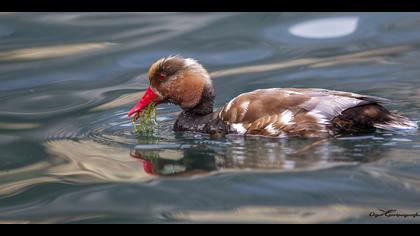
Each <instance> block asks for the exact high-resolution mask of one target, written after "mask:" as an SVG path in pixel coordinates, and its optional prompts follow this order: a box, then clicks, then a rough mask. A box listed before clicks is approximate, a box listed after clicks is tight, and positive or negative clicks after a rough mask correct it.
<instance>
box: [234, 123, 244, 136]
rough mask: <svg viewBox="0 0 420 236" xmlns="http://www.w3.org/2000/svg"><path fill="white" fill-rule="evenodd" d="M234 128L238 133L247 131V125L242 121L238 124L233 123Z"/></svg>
mask: <svg viewBox="0 0 420 236" xmlns="http://www.w3.org/2000/svg"><path fill="white" fill-rule="evenodd" d="M231 127H232V129H234V130H235V131H236V132H237V133H238V134H245V133H246V129H245V127H244V126H243V125H242V124H241V123H237V124H232V125H231Z"/></svg>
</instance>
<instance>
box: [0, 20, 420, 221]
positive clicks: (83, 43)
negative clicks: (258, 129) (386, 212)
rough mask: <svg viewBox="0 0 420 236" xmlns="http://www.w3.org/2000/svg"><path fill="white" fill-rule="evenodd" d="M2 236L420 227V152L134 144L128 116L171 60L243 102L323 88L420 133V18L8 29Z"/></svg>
mask: <svg viewBox="0 0 420 236" xmlns="http://www.w3.org/2000/svg"><path fill="white" fill-rule="evenodd" d="M0 42H1V43H0V148H1V152H0V158H1V159H0V223H13V222H18V223H26V222H29V223H202V222H206V223H207V222H240V223H248V222H257V223H258V222H269V223H355V222H363V223H378V222H380V223H399V222H406V223H419V222H420V217H417V218H414V219H413V218H401V217H400V218H397V217H389V218H387V217H378V218H374V217H370V216H369V213H370V212H372V211H375V212H378V211H379V209H397V210H398V212H399V213H407V214H408V213H415V212H416V211H420V208H419V205H420V155H419V154H420V136H419V133H418V132H417V133H414V134H404V133H390V132H381V131H377V132H374V133H365V134H360V135H357V136H343V137H338V138H335V139H330V140H327V141H325V142H320V143H314V140H309V139H267V138H266V139H264V138H242V137H235V136H229V137H226V138H222V139H220V138H219V139H217V138H212V137H208V136H206V135H201V134H195V133H174V132H173V131H172V130H171V128H172V124H173V122H174V120H175V119H176V115H177V113H178V112H179V108H177V107H175V106H173V105H162V106H159V110H158V120H159V126H160V127H159V130H158V131H157V133H156V134H155V135H154V136H153V137H136V136H135V135H134V134H133V128H132V126H131V123H130V120H128V119H127V118H126V114H127V112H128V110H129V109H130V108H131V107H132V106H133V105H134V104H135V102H136V101H137V100H138V99H139V98H140V96H141V93H142V92H143V91H144V90H145V89H146V88H147V85H148V84H147V69H148V67H149V66H150V64H151V63H152V62H154V61H155V60H157V59H158V58H160V57H163V56H167V55H169V54H182V55H184V56H187V57H193V58H196V59H198V60H199V61H200V62H201V63H202V64H204V66H205V67H206V68H207V69H208V70H209V71H210V72H211V75H212V77H213V79H214V84H215V88H216V91H217V99H216V106H217V107H221V106H223V105H224V104H225V103H226V102H227V101H229V100H230V99H231V98H233V97H235V96H237V95H238V94H240V93H243V92H248V91H252V90H254V89H260V88H271V87H322V88H327V89H336V90H345V91H352V92H356V93H362V94H370V95H375V96H382V97H386V98H389V99H393V100H394V101H395V103H394V104H391V105H389V106H388V108H389V109H391V110H399V111H400V112H401V113H402V114H404V115H406V116H409V117H410V118H411V119H413V120H416V121H417V120H420V112H419V103H418V101H419V100H420V67H419V66H418V62H419V61H420V14H417V13H401V14H400V13H392V14H391V13H381V14H379V13H378V14H376V13H375V14H374V13H340V14H336V13H323V14H321V13H281V14H280V13H246V14H244V13H208V14H207V13H185V14H178V13H7V14H6V13H3V14H0Z"/></svg>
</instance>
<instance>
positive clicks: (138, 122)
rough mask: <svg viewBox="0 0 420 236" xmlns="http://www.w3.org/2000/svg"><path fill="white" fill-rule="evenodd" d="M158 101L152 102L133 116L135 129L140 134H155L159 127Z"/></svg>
mask: <svg viewBox="0 0 420 236" xmlns="http://www.w3.org/2000/svg"><path fill="white" fill-rule="evenodd" d="M156 105H157V104H156V102H152V103H150V104H149V105H148V106H147V107H146V108H145V109H144V110H142V111H141V112H139V113H137V114H136V115H135V116H134V117H133V118H132V120H131V121H132V123H133V127H134V131H135V133H136V134H138V135H153V134H154V133H155V130H156V128H157V112H156Z"/></svg>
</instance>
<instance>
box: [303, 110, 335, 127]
mask: <svg viewBox="0 0 420 236" xmlns="http://www.w3.org/2000/svg"><path fill="white" fill-rule="evenodd" d="M308 115H311V116H313V117H315V119H316V120H317V121H318V123H319V124H324V125H327V124H329V123H330V122H331V121H330V120H329V119H328V118H327V117H326V116H325V115H323V114H321V113H318V112H316V111H310V112H308Z"/></svg>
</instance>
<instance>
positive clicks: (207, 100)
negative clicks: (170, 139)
mask: <svg viewBox="0 0 420 236" xmlns="http://www.w3.org/2000/svg"><path fill="white" fill-rule="evenodd" d="M214 99H215V95H214V89H213V88H212V87H208V88H206V89H205V90H204V92H203V96H202V98H201V101H200V103H199V104H198V105H197V106H195V107H193V108H191V109H185V110H183V111H182V112H181V114H179V116H178V118H177V120H176V122H175V124H174V131H193V132H200V133H207V134H219V133H222V134H226V133H228V130H229V128H228V126H227V125H226V124H225V123H224V122H223V121H222V120H221V119H220V118H219V117H218V113H217V112H213V105H214Z"/></svg>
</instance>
